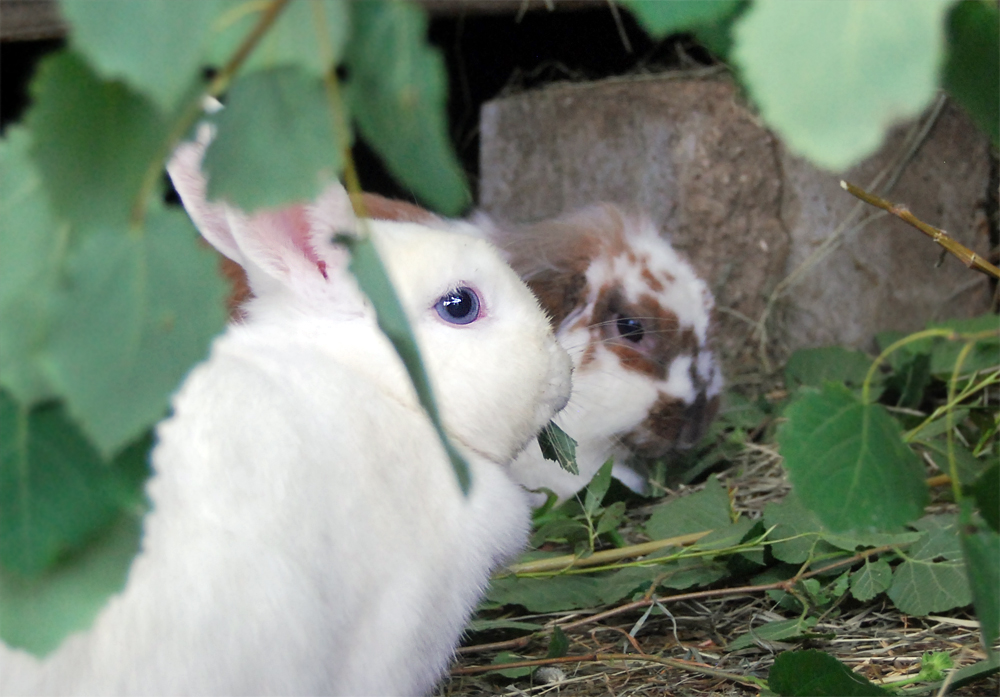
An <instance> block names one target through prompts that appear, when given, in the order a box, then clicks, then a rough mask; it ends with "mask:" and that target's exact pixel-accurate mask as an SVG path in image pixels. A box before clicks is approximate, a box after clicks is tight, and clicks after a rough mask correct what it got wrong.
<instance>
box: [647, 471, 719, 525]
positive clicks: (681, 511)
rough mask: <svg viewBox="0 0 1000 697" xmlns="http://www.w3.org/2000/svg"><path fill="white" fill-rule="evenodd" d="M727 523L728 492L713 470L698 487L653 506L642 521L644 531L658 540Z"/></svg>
mask: <svg viewBox="0 0 1000 697" xmlns="http://www.w3.org/2000/svg"><path fill="white" fill-rule="evenodd" d="M730 523H731V519H730V505H729V492H728V491H727V490H726V487H724V486H723V485H722V484H721V483H720V482H719V480H718V478H717V477H716V476H715V475H714V474H713V475H712V476H710V477H709V478H708V481H707V482H705V488H704V489H702V490H701V491H698V492H695V493H693V494H690V495H688V496H684V497H682V498H679V499H674V500H673V501H667V502H666V503H661V504H660V505H659V506H657V507H656V508H654V509H653V514H652V515H651V516H650V517H649V521H648V522H647V523H646V534H647V535H649V536H650V537H651V538H652V539H654V540H662V539H667V538H670V537H676V536H678V535H687V534H690V533H694V532H702V531H704V530H719V529H722V528H728V527H729V525H730Z"/></svg>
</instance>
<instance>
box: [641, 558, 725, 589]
mask: <svg viewBox="0 0 1000 697" xmlns="http://www.w3.org/2000/svg"><path fill="white" fill-rule="evenodd" d="M660 575H661V576H662V578H661V579H660V581H659V585H660V586H662V587H663V588H673V589H675V590H684V589H686V588H691V587H692V586H707V585H708V584H710V583H715V582H716V581H718V580H719V579H723V578H725V577H726V576H729V575H730V573H729V569H728V568H727V567H726V565H725V563H723V562H721V561H716V560H711V559H706V558H701V559H690V558H689V559H678V560H677V561H675V562H670V563H667V564H663V565H662V567H661V568H660Z"/></svg>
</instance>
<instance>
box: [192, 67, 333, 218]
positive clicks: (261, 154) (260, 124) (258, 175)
mask: <svg viewBox="0 0 1000 697" xmlns="http://www.w3.org/2000/svg"><path fill="white" fill-rule="evenodd" d="M215 120H216V123H217V125H218V133H217V135H216V136H215V139H214V140H213V141H212V143H211V144H210V145H209V146H208V151H207V152H206V153H205V161H204V165H203V167H204V170H205V172H206V174H207V175H208V196H209V198H212V199H218V198H223V199H226V200H228V201H229V202H231V203H233V204H235V205H236V206H237V207H238V208H240V209H242V210H244V211H247V212H251V211H254V210H256V209H258V208H272V207H278V206H281V205H283V204H286V203H289V202H290V201H311V200H313V199H315V198H316V196H317V195H318V194H319V192H320V190H321V189H322V187H323V185H324V184H326V183H328V182H329V181H330V180H331V179H335V178H337V176H338V175H339V174H340V171H341V170H342V169H343V166H344V165H343V159H342V154H341V148H340V141H339V139H338V138H337V134H336V130H335V126H334V119H333V116H332V114H331V113H330V105H329V102H328V101H327V96H326V90H325V88H324V86H323V81H322V80H321V79H320V78H318V77H315V76H313V75H309V74H308V73H305V72H303V71H302V70H301V69H299V68H294V67H282V68H274V69H271V70H264V71H260V72H256V73H252V74H250V75H248V76H246V77H244V78H243V79H241V80H238V81H237V82H236V83H234V84H233V87H232V89H231V90H230V91H229V95H228V99H227V102H226V108H225V109H223V110H221V111H220V112H218V114H217V115H216V116H215Z"/></svg>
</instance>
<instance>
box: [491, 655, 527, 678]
mask: <svg viewBox="0 0 1000 697" xmlns="http://www.w3.org/2000/svg"><path fill="white" fill-rule="evenodd" d="M523 660H524V657H523V656H518V655H516V654H513V653H511V652H510V651H501V652H500V653H498V654H497V655H496V656H495V657H494V658H493V661H492V662H491V665H495V666H502V665H503V664H504V663H516V662H517V661H523ZM533 670H535V669H534V668H531V667H524V668H506V669H498V670H491V671H490V673H496V674H498V675H502V676H504V677H505V678H523V677H525V676H527V675H531V673H532V671H533Z"/></svg>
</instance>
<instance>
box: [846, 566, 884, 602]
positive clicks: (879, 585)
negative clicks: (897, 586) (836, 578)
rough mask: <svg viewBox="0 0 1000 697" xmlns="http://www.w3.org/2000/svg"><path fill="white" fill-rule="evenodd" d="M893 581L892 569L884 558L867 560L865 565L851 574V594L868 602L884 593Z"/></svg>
mask: <svg viewBox="0 0 1000 697" xmlns="http://www.w3.org/2000/svg"><path fill="white" fill-rule="evenodd" d="M891 583H892V569H891V568H890V567H889V563H888V562H887V561H885V560H884V559H879V560H877V561H869V560H867V559H866V560H865V565H864V566H863V567H861V568H860V569H858V570H857V571H856V572H854V574H852V575H851V595H853V596H854V597H855V598H857V599H858V600H860V601H861V602H866V601H869V600H871V599H872V598H874V597H875V596H876V595H878V594H879V593H884V592H885V591H887V590H888V589H889V585H890V584H891Z"/></svg>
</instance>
